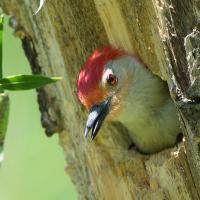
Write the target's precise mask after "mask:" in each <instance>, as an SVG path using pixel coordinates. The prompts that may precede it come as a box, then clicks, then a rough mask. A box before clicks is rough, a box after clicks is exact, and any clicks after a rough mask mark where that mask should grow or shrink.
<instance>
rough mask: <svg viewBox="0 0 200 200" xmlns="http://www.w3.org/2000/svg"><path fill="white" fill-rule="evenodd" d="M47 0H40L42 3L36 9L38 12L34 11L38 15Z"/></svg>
mask: <svg viewBox="0 0 200 200" xmlns="http://www.w3.org/2000/svg"><path fill="white" fill-rule="evenodd" d="M44 2H45V0H40V5H39V7H38V9H37V10H36V12H35V13H34V15H36V14H37V13H38V12H39V11H40V10H41V8H42V6H43V5H44Z"/></svg>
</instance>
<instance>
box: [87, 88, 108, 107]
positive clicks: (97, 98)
mask: <svg viewBox="0 0 200 200" xmlns="http://www.w3.org/2000/svg"><path fill="white" fill-rule="evenodd" d="M106 97H107V92H106V90H104V89H101V88H98V89H96V90H94V91H92V92H91V93H90V94H89V95H87V97H86V98H85V102H84V105H85V107H86V108H87V109H88V110H90V108H91V107H92V106H93V105H98V104H100V103H102V102H103V101H105V99H106Z"/></svg>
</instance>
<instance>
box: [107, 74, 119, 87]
mask: <svg viewBox="0 0 200 200" xmlns="http://www.w3.org/2000/svg"><path fill="white" fill-rule="evenodd" d="M107 83H108V84H109V85H111V86H115V85H116V84H117V77H116V76H115V75H114V74H109V75H108V77H107Z"/></svg>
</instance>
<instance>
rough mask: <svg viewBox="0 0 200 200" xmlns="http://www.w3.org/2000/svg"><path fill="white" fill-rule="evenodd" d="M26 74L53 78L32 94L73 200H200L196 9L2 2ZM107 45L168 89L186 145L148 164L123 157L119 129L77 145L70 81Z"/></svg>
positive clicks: (80, 122)
mask: <svg viewBox="0 0 200 200" xmlns="http://www.w3.org/2000/svg"><path fill="white" fill-rule="evenodd" d="M1 5H2V7H3V9H4V11H5V12H6V13H8V14H10V15H11V16H12V19H11V25H12V26H13V27H14V29H15V34H16V35H17V36H18V37H20V38H21V39H22V44H23V47H24V50H25V53H26V56H27V58H28V59H29V61H30V63H31V66H32V71H33V73H42V74H46V75H50V76H52V75H53V76H62V77H63V80H62V81H61V82H60V83H57V84H55V85H50V86H47V87H45V88H44V89H40V90H38V100H39V105H40V110H41V113H42V124H43V126H44V127H45V129H46V133H47V134H48V135H51V134H52V133H54V132H58V133H59V136H60V144H61V146H62V147H63V149H64V154H65V156H66V160H67V167H66V171H67V173H68V174H69V175H70V177H71V179H72V181H73V182H74V184H75V185H76V188H77V190H78V192H79V195H80V199H108V200H110V199H120V200H121V199H126V200H127V199H147V200H149V199H152V200H154V199H158V200H160V199H181V200H183V199H200V104H199V102H200V101H199V100H200V92H199V90H198V88H199V86H200V81H199V65H200V50H199V49H200V33H199V27H200V26H199V25H198V19H199V17H200V2H199V1H198V0H163V1H160V0H152V1H149V0H143V1H138V0H81V1H80V0H79V1H78V0H48V1H46V2H45V5H44V7H43V8H42V10H41V11H40V12H39V13H38V14H37V15H36V16H35V15H33V13H34V11H35V10H36V8H37V6H38V5H36V1H32V0H3V2H2V3H1ZM106 44H112V45H114V46H117V47H119V48H122V49H124V50H127V51H129V52H134V53H136V54H138V55H139V57H140V58H141V59H142V60H143V61H144V62H145V63H146V64H147V66H148V67H149V68H150V69H151V71H152V72H153V73H155V74H157V75H159V76H160V77H161V78H162V79H164V80H167V82H168V85H169V89H170V92H171V96H172V98H173V100H174V102H175V104H176V106H177V111H178V115H179V117H180V121H181V127H182V130H183V133H184V136H185V142H182V143H181V144H180V145H179V148H177V147H174V148H172V149H167V150H165V151H162V152H160V153H157V154H154V155H148V156H144V155H141V154H139V153H138V152H136V151H132V150H131V151H130V150H128V146H129V145H130V138H129V136H128V134H127V132H126V129H125V128H124V127H123V126H122V125H121V124H119V123H112V124H110V123H109V124H106V123H105V125H104V127H103V130H102V132H101V134H99V136H98V137H97V138H96V140H95V141H94V142H90V141H87V140H85V138H84V136H83V131H84V126H85V122H86V112H85V110H84V108H83V106H82V105H81V104H80V103H79V102H78V99H77V95H76V80H77V76H78V73H79V70H80V67H81V66H82V65H83V63H84V61H85V60H86V58H87V57H88V56H89V55H90V54H91V53H92V51H93V50H94V49H95V48H97V47H101V46H104V45H106Z"/></svg>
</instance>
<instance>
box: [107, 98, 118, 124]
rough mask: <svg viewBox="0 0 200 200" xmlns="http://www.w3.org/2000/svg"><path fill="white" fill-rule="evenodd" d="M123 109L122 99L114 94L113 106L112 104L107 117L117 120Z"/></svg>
mask: <svg viewBox="0 0 200 200" xmlns="http://www.w3.org/2000/svg"><path fill="white" fill-rule="evenodd" d="M121 111H122V106H121V103H120V100H119V98H118V97H117V96H116V95H114V96H113V98H112V103H111V106H110V113H109V116H108V118H107V119H108V120H109V121H115V120H117V118H118V116H119V115H120V113H121Z"/></svg>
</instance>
